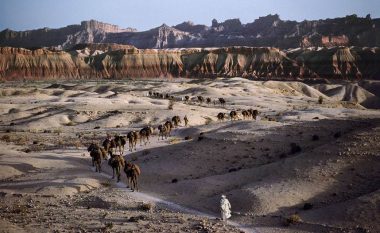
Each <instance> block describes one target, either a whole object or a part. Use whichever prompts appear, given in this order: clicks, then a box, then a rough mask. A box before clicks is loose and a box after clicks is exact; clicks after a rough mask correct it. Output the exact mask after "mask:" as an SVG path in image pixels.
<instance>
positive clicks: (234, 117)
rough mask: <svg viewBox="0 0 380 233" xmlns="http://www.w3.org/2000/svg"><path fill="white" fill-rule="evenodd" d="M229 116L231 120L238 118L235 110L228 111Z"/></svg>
mask: <svg viewBox="0 0 380 233" xmlns="http://www.w3.org/2000/svg"><path fill="white" fill-rule="evenodd" d="M230 117H231V121H233V120H237V119H238V115H237V112H236V111H234V110H232V111H231V112H230Z"/></svg>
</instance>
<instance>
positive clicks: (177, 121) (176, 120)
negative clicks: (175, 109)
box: [172, 116, 181, 127]
mask: <svg viewBox="0 0 380 233" xmlns="http://www.w3.org/2000/svg"><path fill="white" fill-rule="evenodd" d="M172 122H173V123H174V127H178V125H179V124H180V123H181V118H180V117H179V116H174V117H173V118H172Z"/></svg>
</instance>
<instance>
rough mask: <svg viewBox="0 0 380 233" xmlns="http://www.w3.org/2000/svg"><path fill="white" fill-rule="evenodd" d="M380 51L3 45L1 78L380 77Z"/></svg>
mask: <svg viewBox="0 0 380 233" xmlns="http://www.w3.org/2000/svg"><path fill="white" fill-rule="evenodd" d="M378 64H380V49H379V48H357V47H352V48H348V47H335V48H330V49H327V48H326V49H294V50H289V51H282V50H280V49H276V48H263V47H262V48H255V47H226V48H209V49H202V48H193V49H162V50H157V49H137V48H135V47H133V46H127V45H117V44H89V45H86V44H82V45H77V46H76V47H75V49H73V50H68V51H50V50H47V49H37V50H28V49H22V48H11V47H2V48H0V78H1V79H6V80H16V79H34V80H35V79H73V78H74V79H76V78H128V77H136V78H140V77H219V76H225V77H234V76H243V77H251V78H266V79H276V78H279V79H284V78H285V79H295V78H340V79H353V80H356V79H380V66H379V65H378Z"/></svg>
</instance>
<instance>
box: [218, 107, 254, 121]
mask: <svg viewBox="0 0 380 233" xmlns="http://www.w3.org/2000/svg"><path fill="white" fill-rule="evenodd" d="M241 115H242V117H243V120H251V119H252V120H257V117H258V116H259V111H258V110H256V109H248V110H242V111H241ZM229 117H230V120H231V121H234V120H238V119H239V113H238V111H235V110H232V111H231V112H230V113H229ZM216 118H218V121H224V120H226V119H227V118H228V114H227V113H223V112H220V113H218V115H217V116H216Z"/></svg>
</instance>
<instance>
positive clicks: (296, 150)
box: [289, 142, 302, 155]
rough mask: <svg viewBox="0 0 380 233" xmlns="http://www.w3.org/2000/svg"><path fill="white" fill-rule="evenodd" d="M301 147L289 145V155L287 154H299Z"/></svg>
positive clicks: (293, 144)
mask: <svg viewBox="0 0 380 233" xmlns="http://www.w3.org/2000/svg"><path fill="white" fill-rule="evenodd" d="M301 150H302V149H301V147H300V146H299V145H298V144H297V143H294V142H292V143H290V153H289V154H291V155H292V154H296V153H299V152H301Z"/></svg>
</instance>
